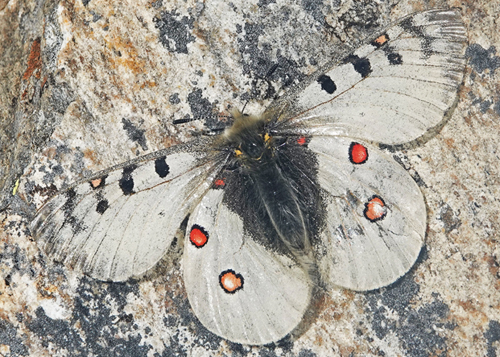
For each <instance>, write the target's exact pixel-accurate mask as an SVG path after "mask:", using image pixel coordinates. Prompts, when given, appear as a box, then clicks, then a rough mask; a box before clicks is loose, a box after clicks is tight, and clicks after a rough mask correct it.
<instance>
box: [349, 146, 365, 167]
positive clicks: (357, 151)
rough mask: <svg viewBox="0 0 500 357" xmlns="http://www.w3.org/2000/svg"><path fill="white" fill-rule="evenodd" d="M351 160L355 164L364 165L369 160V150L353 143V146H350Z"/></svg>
mask: <svg viewBox="0 0 500 357" xmlns="http://www.w3.org/2000/svg"><path fill="white" fill-rule="evenodd" d="M349 160H350V161H351V162H352V163H353V164H357V165H359V164H364V163H365V162H366V160H368V149H367V148H366V147H364V146H363V145H361V144H359V143H354V142H353V143H351V146H349Z"/></svg>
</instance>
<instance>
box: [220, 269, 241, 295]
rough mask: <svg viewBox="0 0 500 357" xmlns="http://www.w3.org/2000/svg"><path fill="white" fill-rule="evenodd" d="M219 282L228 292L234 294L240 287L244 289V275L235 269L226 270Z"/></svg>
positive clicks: (221, 274)
mask: <svg viewBox="0 0 500 357" xmlns="http://www.w3.org/2000/svg"><path fill="white" fill-rule="evenodd" d="M219 283H220V286H221V288H222V290H224V291H225V292H226V293H228V294H234V293H235V292H237V291H238V290H240V289H243V276H241V274H236V272H235V271H234V270H231V269H229V270H225V271H223V272H222V273H220V275H219Z"/></svg>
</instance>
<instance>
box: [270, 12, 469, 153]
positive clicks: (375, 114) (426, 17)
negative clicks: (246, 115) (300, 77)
mask: <svg viewBox="0 0 500 357" xmlns="http://www.w3.org/2000/svg"><path fill="white" fill-rule="evenodd" d="M466 41H467V38H466V29H465V26H464V24H463V22H462V20H461V18H460V15H459V13H458V12H457V11H456V10H453V9H451V10H450V9H449V10H432V11H427V12H421V13H417V14H414V15H410V16H408V17H406V18H404V19H402V20H401V21H400V22H398V23H396V24H394V25H392V26H390V27H388V28H387V29H386V30H385V31H383V32H381V33H380V34H379V35H377V36H376V37H374V38H372V39H370V40H369V41H367V42H366V43H365V44H364V45H363V46H361V47H360V48H358V49H357V50H355V51H354V52H353V53H351V54H349V55H348V56H345V57H344V58H342V59H341V60H340V61H333V62H332V63H330V64H328V65H327V66H325V67H326V69H322V70H320V71H319V72H318V73H316V74H314V75H312V76H311V80H310V81H308V82H305V83H304V84H302V85H299V87H297V88H296V89H295V90H293V91H291V93H290V94H289V95H286V96H285V97H283V98H281V99H279V100H277V101H276V102H275V103H273V104H271V106H270V107H269V108H268V110H267V112H268V113H270V115H273V116H277V117H279V118H280V119H281V120H283V123H282V125H281V126H282V128H280V130H279V133H280V134H286V133H289V134H300V135H333V136H349V137H352V138H358V139H360V140H367V141H375V142H381V143H385V144H400V143H404V142H408V141H411V140H413V139H416V138H418V137H419V136H421V135H422V134H424V133H425V132H426V131H427V130H428V129H429V128H431V127H434V126H436V125H437V124H439V123H440V122H441V121H442V119H443V117H444V116H446V115H447V114H448V113H449V112H450V109H452V108H453V106H454V105H455V103H456V100H457V95H456V94H457V90H458V88H459V87H460V85H461V83H462V79H463V74H464V68H465V58H464V53H465V46H466Z"/></svg>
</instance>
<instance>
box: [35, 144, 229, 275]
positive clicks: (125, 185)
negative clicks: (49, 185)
mask: <svg viewBox="0 0 500 357" xmlns="http://www.w3.org/2000/svg"><path fill="white" fill-rule="evenodd" d="M221 165H222V163H219V164H217V162H214V161H211V160H208V159H207V158H206V157H203V155H200V154H199V153H197V154H196V153H193V152H187V151H186V152H183V151H178V152H172V153H169V154H168V155H166V156H157V157H155V158H153V159H151V160H147V161H144V162H138V163H127V164H126V165H124V166H122V167H120V168H118V169H114V170H111V171H104V172H102V173H99V174H97V176H95V177H94V178H93V179H90V180H89V181H86V182H82V183H79V184H77V185H75V186H74V187H72V188H70V189H68V190H67V191H65V192H64V193H61V194H59V195H57V196H55V197H53V198H52V199H51V200H50V201H48V202H47V203H46V204H45V205H44V206H43V207H42V208H41V209H40V210H39V212H38V214H37V216H36V217H35V219H34V221H33V222H32V225H31V230H32V234H33V235H34V237H35V238H36V239H37V240H38V241H39V244H40V245H41V246H42V248H43V249H44V250H45V252H46V253H47V254H48V255H49V256H50V257H51V258H53V259H54V260H56V261H60V262H62V263H65V264H68V265H70V266H72V267H73V268H75V269H78V270H81V271H83V272H85V273H87V274H89V275H91V276H93V277H95V278H98V279H101V280H112V281H123V280H126V279H128V278H129V277H131V276H134V275H139V274H142V273H144V272H145V271H147V270H148V269H150V268H151V267H153V266H154V265H155V264H156V263H157V262H158V260H160V259H161V258H162V257H163V255H164V254H165V253H166V251H167V250H168V248H169V247H170V244H171V242H172V240H173V238H174V236H175V233H176V231H177V229H178V228H179V226H180V224H181V222H182V221H183V220H184V218H185V217H186V216H187V214H188V213H189V212H190V210H191V209H192V207H193V205H194V204H195V203H197V202H198V201H199V200H200V199H201V196H202V195H203V193H204V192H205V191H206V190H207V189H208V188H209V187H210V185H211V182H212V180H213V177H214V176H215V175H216V174H217V172H218V170H219V169H220V167H221Z"/></svg>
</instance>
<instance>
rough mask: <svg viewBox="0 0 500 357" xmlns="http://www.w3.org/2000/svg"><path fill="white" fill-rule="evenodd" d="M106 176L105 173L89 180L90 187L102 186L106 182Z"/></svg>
mask: <svg viewBox="0 0 500 357" xmlns="http://www.w3.org/2000/svg"><path fill="white" fill-rule="evenodd" d="M106 178H107V175H104V176H102V177H99V178H96V179H94V180H91V181H89V182H90V187H92V188H93V189H96V188H101V187H103V186H104V185H105V184H106Z"/></svg>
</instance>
